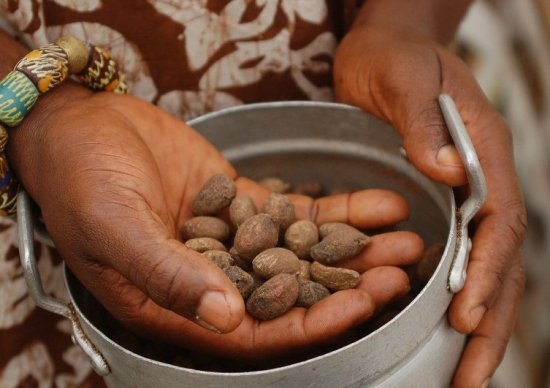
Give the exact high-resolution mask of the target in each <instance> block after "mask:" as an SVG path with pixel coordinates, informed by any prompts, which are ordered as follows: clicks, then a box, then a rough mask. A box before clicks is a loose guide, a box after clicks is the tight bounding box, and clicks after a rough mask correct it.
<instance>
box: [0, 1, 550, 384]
mask: <svg viewBox="0 0 550 388" xmlns="http://www.w3.org/2000/svg"><path fill="white" fill-rule="evenodd" d="M355 7H356V3H355V1H353V0H351V1H348V0H341V1H337V0H326V1H325V0H226V1H221V0H220V1H208V0H156V1H155V0H148V1H147V0H83V1H77V0H0V15H1V16H2V17H3V18H4V20H3V22H4V24H2V23H0V25H1V26H4V28H7V29H11V30H12V32H19V34H18V37H19V39H21V40H22V41H23V42H25V43H26V44H27V45H29V46H32V47H36V46H39V45H42V44H45V43H48V42H51V41H53V40H55V39H56V38H57V37H58V36H60V35H63V34H73V35H75V36H77V37H79V38H81V39H84V40H89V41H90V42H93V43H95V44H97V45H99V46H103V47H106V48H107V49H109V50H110V51H111V53H112V55H113V56H114V57H115V58H116V59H118V60H119V62H120V63H121V66H122V68H123V69H124V70H125V72H126V74H127V75H128V81H129V85H130V90H131V91H132V94H135V95H137V96H139V97H141V98H143V99H145V100H147V101H151V102H153V103H155V104H157V105H158V106H160V107H161V108H163V109H165V110H167V111H169V112H170V113H172V114H174V115H176V116H178V117H180V118H182V119H189V118H192V117H195V116H197V115H200V114H203V113H205V112H208V111H212V110H218V109H221V108H224V107H227V106H231V105H236V104H242V103H249V102H256V101H273V100H288V99H314V100H331V99H332V98H333V95H332V90H331V84H332V81H331V60H332V54H333V51H334V49H335V47H336V45H337V42H338V40H339V39H340V38H341V37H342V36H343V34H344V33H345V31H346V28H347V26H348V25H349V23H350V22H351V20H352V19H353V14H354V12H355ZM0 19H1V18H0ZM455 49H456V51H457V52H458V53H459V54H460V55H461V56H462V58H463V59H464V60H465V61H466V62H467V63H468V65H469V66H470V67H471V69H472V71H473V72H474V74H475V75H476V77H477V78H478V81H479V82H480V84H481V86H482V88H483V90H484V91H485V93H486V94H487V95H488V97H489V98H490V99H491V101H492V102H493V103H494V104H495V106H497V107H498V109H499V110H500V111H501V112H502V113H503V115H504V116H505V117H506V119H507V120H508V122H509V123H510V125H511V127H512V129H513V131H514V137H515V154H516V160H517V167H518V173H519V175H520V179H521V184H522V187H523V190H524V193H525V197H526V203H527V208H528V211H529V219H530V227H529V231H528V235H527V241H526V244H525V249H524V253H525V260H526V264H527V274H528V284H527V289H526V293H525V298H524V303H523V306H522V310H521V314H520V318H519V323H518V326H517V329H516V331H515V334H514V337H513V338H512V341H511V342H510V345H509V347H508V351H507V354H506V357H505V359H504V361H503V365H502V366H501V367H500V368H499V370H498V371H497V373H496V374H495V376H494V378H493V381H492V383H491V387H494V388H529V387H537V388H538V387H545V388H550V376H549V375H548V373H549V372H548V371H549V368H548V366H550V365H549V363H550V283H549V282H548V281H547V278H548V276H549V275H550V155H549V154H548V151H547V150H548V149H549V146H550V72H549V71H548V69H550V1H549V0H493V1H489V0H487V1H479V2H478V4H476V5H475V6H474V7H473V8H472V10H471V12H470V14H469V15H468V17H467V18H466V20H465V21H464V23H463V25H462V26H461V29H460V31H459V34H458V38H457V42H456V44H455ZM16 241H17V240H16V230H15V227H14V224H13V223H12V222H11V221H9V220H0V387H2V388H3V387H51V386H56V387H100V386H102V383H101V380H100V379H99V378H98V377H97V376H95V375H94V374H93V373H92V372H91V368H90V366H89V363H88V361H87V359H86V358H85V356H84V355H83V354H82V353H81V351H80V350H79V349H78V348H77V347H76V346H74V345H72V343H71V341H70V337H69V333H70V327H69V325H68V323H67V322H66V321H65V320H63V319H61V318H58V317H57V316H54V315H53V314H50V313H47V312H45V311H42V310H40V309H36V308H35V307H34V305H33V303H32V301H31V299H30V297H29V295H28V292H27V290H26V286H25V283H24V279H23V276H22V272H21V268H20V264H19V257H18V250H17V246H16ZM35 249H36V254H37V256H38V257H39V268H40V271H41V273H42V277H43V281H44V283H45V287H46V290H47V291H48V292H50V293H52V294H53V295H55V296H56V297H59V298H66V295H65V292H64V289H63V281H62V275H61V259H60V258H59V257H58V256H57V255H56V253H55V251H53V250H51V249H49V248H47V247H45V246H42V245H40V244H38V243H37V244H36V247H35Z"/></svg>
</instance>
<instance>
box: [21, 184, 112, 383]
mask: <svg viewBox="0 0 550 388" xmlns="http://www.w3.org/2000/svg"><path fill="white" fill-rule="evenodd" d="M17 227H18V232H19V256H20V258H21V266H22V268H23V274H24V276H25V282H26V283H27V287H28V289H29V294H30V295H31V297H32V299H33V300H34V302H35V303H36V304H37V306H38V307H41V308H43V309H44V310H48V311H50V312H52V313H54V314H58V315H61V316H63V317H65V318H68V319H69V320H70V321H71V326H72V329H73V335H72V338H73V342H74V343H75V344H77V345H78V346H79V347H80V348H81V349H82V350H83V351H84V353H85V354H86V355H87V356H88V358H89V359H90V363H91V364H92V367H93V368H94V371H95V372H96V373H97V374H99V375H100V376H106V375H107V374H109V372H110V370H109V366H108V365H107V362H106V361H105V359H104V358H103V356H102V355H101V353H100V352H99V351H98V350H97V348H96V347H95V346H94V345H93V344H92V343H91V341H90V340H89V339H88V338H87V337H86V335H85V334H84V332H83V331H82V328H81V325H80V322H79V319H78V316H77V315H76V314H75V312H74V308H73V305H72V304H71V303H69V304H66V303H65V302H63V301H61V300H58V299H55V298H53V297H51V296H49V295H48V294H46V293H45V292H44V287H43V286H42V278H41V277H40V273H39V272H38V268H37V266H36V258H35V256H34V217H33V213H32V205H31V199H30V197H29V196H28V194H27V193H26V192H25V191H21V192H20V193H19V194H18V195H17Z"/></svg>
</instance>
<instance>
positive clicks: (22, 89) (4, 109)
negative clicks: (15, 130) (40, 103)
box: [0, 71, 39, 127]
mask: <svg viewBox="0 0 550 388" xmlns="http://www.w3.org/2000/svg"><path fill="white" fill-rule="evenodd" d="M38 95H39V92H38V89H36V86H34V84H33V83H32V81H31V80H30V79H29V78H27V76H26V75H24V74H23V73H21V72H19V71H12V72H11V73H9V74H8V75H7V76H6V77H5V78H4V79H3V80H2V81H0V122H2V123H3V124H5V125H6V126H8V127H15V126H16V125H18V124H19V123H20V122H21V121H22V120H23V119H24V118H25V116H26V115H27V114H28V113H29V110H30V109H31V108H32V106H33V105H34V103H35V102H36V100H37V99H38Z"/></svg>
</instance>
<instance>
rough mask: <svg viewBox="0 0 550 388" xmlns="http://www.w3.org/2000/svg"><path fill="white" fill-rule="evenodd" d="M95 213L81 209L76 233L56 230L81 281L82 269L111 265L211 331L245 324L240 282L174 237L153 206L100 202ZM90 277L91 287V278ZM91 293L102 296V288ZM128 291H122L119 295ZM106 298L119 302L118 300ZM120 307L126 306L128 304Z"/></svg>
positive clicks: (164, 304) (165, 305)
mask: <svg viewBox="0 0 550 388" xmlns="http://www.w3.org/2000/svg"><path fill="white" fill-rule="evenodd" d="M99 209H101V210H99ZM91 212H93V215H90V214H88V215H84V214H83V213H82V212H80V213H79V217H78V219H77V220H75V221H76V222H72V228H66V229H64V230H65V232H66V231H67V230H68V231H70V232H69V234H68V235H67V233H65V234H64V235H63V238H56V237H59V236H55V235H54V233H55V232H57V230H60V229H57V228H56V229H57V230H56V231H52V238H53V239H54V241H56V245H57V248H58V250H59V252H60V253H61V255H62V256H63V257H66V258H67V261H69V265H70V267H71V268H72V269H73V270H74V271H75V275H76V276H77V277H79V278H81V280H84V279H83V278H86V274H85V273H82V272H84V271H82V270H80V271H78V269H79V268H86V267H89V266H94V267H97V266H98V265H102V266H106V267H109V268H112V269H114V270H115V271H116V272H118V273H120V274H121V275H122V276H123V277H124V278H126V279H128V280H129V281H130V282H131V283H132V284H133V285H135V286H136V287H138V288H139V289H140V290H141V291H142V292H143V293H144V294H146V295H147V296H148V297H149V298H150V299H151V300H152V301H154V302H155V303H156V304H157V305H160V306H161V307H163V308H166V309H168V310H171V311H173V312H175V313H177V314H179V315H181V316H183V317H186V318H188V319H190V320H192V321H194V322H196V323H197V324H199V325H201V326H203V327H205V328H207V329H210V330H213V331H216V332H222V333H226V332H230V331H232V330H234V329H235V328H236V327H237V326H238V325H239V324H240V323H241V321H242V319H243V317H244V302H243V299H242V297H241V295H240V294H239V292H238V290H237V289H236V288H235V286H234V285H233V284H232V283H231V281H230V280H229V279H228V278H227V277H226V276H225V274H224V273H223V272H222V271H221V270H220V269H219V268H218V267H217V266H216V265H214V264H213V263H212V262H210V261H209V260H208V259H206V258H205V257H203V256H202V255H201V254H199V253H198V252H195V251H192V250H190V249H189V248H187V247H186V246H185V245H184V244H183V243H182V242H180V241H178V240H176V239H175V238H173V236H172V233H171V232H170V231H169V229H168V228H167V227H166V226H165V225H164V223H163V222H162V221H160V218H159V217H158V216H157V214H156V213H154V212H153V211H152V210H151V209H140V210H139V211H137V210H136V209H134V208H133V207H132V208H130V207H126V206H124V204H113V203H111V204H104V205H102V206H94V210H91ZM75 226H76V227H75ZM57 242H59V244H58V243H57ZM65 253H67V254H68V255H69V256H67V255H65ZM83 261H84V263H83ZM79 272H80V273H79ZM85 280H87V281H86V282H85V283H86V284H88V285H90V279H85ZM94 283H95V284H97V285H98V287H99V285H100V284H101V282H100V281H96V282H92V284H91V287H92V288H93V284H94ZM113 286H116V285H113ZM90 291H92V293H96V294H98V295H101V294H102V293H101V292H100V291H101V290H97V291H96V292H94V291H95V290H94V289H91V290H90ZM113 291H115V290H113ZM123 292H124V289H121V290H120V292H118V294H121V293H123ZM110 295H117V292H116V291H115V292H111V293H110ZM121 300H122V297H121ZM103 302H104V304H106V305H109V306H117V302H118V301H113V300H109V301H103ZM116 308H120V310H124V309H125V308H126V306H120V307H116Z"/></svg>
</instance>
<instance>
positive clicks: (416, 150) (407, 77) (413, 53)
mask: <svg viewBox="0 0 550 388" xmlns="http://www.w3.org/2000/svg"><path fill="white" fill-rule="evenodd" d="M382 53H383V50H382ZM444 54H445V52H443V51H442V50H434V49H432V48H431V47H424V46H422V45H411V44H408V43H407V44H406V46H405V47H403V50H401V51H400V50H399V48H397V50H396V49H395V47H394V48H393V49H392V50H391V54H390V55H391V57H392V59H391V61H384V57H383V54H382V55H381V56H380V60H381V62H380V63H383V64H384V65H383V66H380V65H378V62H375V64H374V69H373V70H371V74H369V79H368V81H367V82H368V85H369V95H370V96H372V98H374V99H375V100H371V99H369V98H367V97H362V98H361V97H359V98H357V101H358V102H360V103H359V105H361V102H363V105H364V106H362V107H363V108H364V109H366V110H368V111H371V112H374V113H375V114H376V115H378V116H379V117H382V118H383V119H384V120H386V121H389V122H390V123H391V124H392V125H393V126H394V127H395V129H396V130H397V131H398V132H399V133H400V134H401V136H402V137H403V145H404V148H405V150H406V151H407V156H408V158H409V160H410V161H411V162H412V163H413V164H414V165H415V166H416V167H417V168H418V169H419V170H420V171H421V172H423V173H424V174H426V175H428V176H429V177H431V178H432V179H435V180H437V181H439V182H442V183H445V184H448V185H452V186H458V185H463V184H465V183H466V174H465V170H464V167H463V164H462V162H461V159H460V157H459V155H458V152H457V150H456V148H455V147H454V146H453V145H452V141H451V139H450V136H449V133H448V130H447V127H446V124H445V120H444V118H443V115H442V113H441V110H440V108H439V104H438V100H437V98H438V96H439V94H440V93H442V92H446V90H445V87H446V84H445V79H446V76H447V73H448V71H446V68H445V69H444V66H447V63H446V60H447V56H448V55H447V56H446V55H444ZM449 55H450V54H449ZM385 59H388V58H385ZM405 62H406V63H407V69H406V70H405V71H404V68H403V65H402V63H405ZM463 67H464V68H465V70H464V69H462V72H461V73H460V74H457V73H456V71H455V72H454V73H453V75H454V76H455V77H456V79H455V82H457V83H458V84H459V85H460V86H463V85H464V83H466V81H468V80H472V76H471V74H469V73H468V70H467V68H466V67H465V66H463ZM444 70H445V71H444ZM472 82H474V83H475V81H472Z"/></svg>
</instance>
